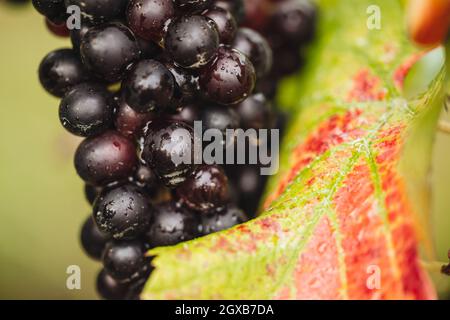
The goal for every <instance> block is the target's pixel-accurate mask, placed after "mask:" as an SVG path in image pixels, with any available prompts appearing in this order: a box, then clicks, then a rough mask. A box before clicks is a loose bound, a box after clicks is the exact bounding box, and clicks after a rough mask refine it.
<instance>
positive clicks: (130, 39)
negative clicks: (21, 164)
mask: <svg viewBox="0 0 450 320" xmlns="http://www.w3.org/2000/svg"><path fill="white" fill-rule="evenodd" d="M252 2H253V1H248V3H245V4H246V5H247V8H249V10H246V9H245V6H244V2H243V1H242V0H33V5H34V7H35V8H36V9H37V10H38V11H39V12H40V13H41V14H43V15H44V16H45V18H46V21H47V27H48V29H49V30H50V31H51V32H52V33H54V34H56V35H58V36H70V39H71V42H72V47H71V48H65V49H59V50H55V51H53V52H51V53H49V54H48V55H47V56H46V57H45V58H44V59H43V61H42V63H41V65H40V67H39V78H40V81H41V84H42V86H43V87H44V88H45V89H46V90H47V91H48V92H49V93H50V94H52V95H54V96H56V97H59V98H61V99H62V100H61V103H60V106H59V118H60V121H61V124H62V125H63V126H64V128H66V129H67V130H68V131H69V132H70V133H72V134H74V135H77V136H81V137H84V138H85V140H84V141H82V143H81V144H80V145H79V147H78V149H77V150H76V154H75V168H76V171H77V173H78V174H79V176H80V177H81V178H82V179H83V181H84V182H85V183H86V185H85V193H86V197H87V199H88V201H89V202H90V203H91V204H92V205H93V214H92V215H91V216H90V217H89V218H88V219H87V220H86V222H85V224H84V226H83V228H82V232H81V242H82V245H83V247H84V249H85V251H86V252H87V254H88V255H89V256H90V257H92V258H93V259H97V260H102V262H103V266H104V269H103V270H102V271H101V272H100V273H99V275H98V279H97V289H98V292H99V293H100V295H101V296H102V297H103V298H105V299H134V298H137V297H138V295H139V293H140V291H141V289H142V286H143V285H144V283H145V282H146V280H147V279H148V277H149V276H150V274H151V271H152V267H151V263H150V261H149V260H151V258H150V257H146V255H145V253H146V252H147V251H148V250H149V249H150V248H154V247H158V246H170V245H176V244H178V243H181V242H184V241H188V240H191V239H194V238H197V237H200V236H204V235H208V234H211V233H214V232H217V231H221V230H225V229H228V228H230V227H233V226H235V225H237V224H240V223H243V222H245V221H247V220H248V218H249V217H252V216H253V215H254V214H255V213H256V209H257V205H258V201H259V198H260V197H261V194H262V190H263V187H264V183H265V179H264V177H263V176H261V175H260V174H259V167H258V166H254V165H253V166H250V165H245V166H235V165H231V166H227V165H219V164H212V165H207V164H200V165H195V164H194V163H195V162H194V161H190V162H189V161H188V162H182V163H179V162H176V161H174V155H176V156H177V157H178V158H183V159H185V158H186V157H188V158H191V159H192V158H193V157H194V154H193V152H194V150H193V148H192V146H193V145H194V139H195V135H194V132H193V122H194V121H196V120H201V121H202V129H203V130H207V129H210V128H215V129H219V130H220V131H221V132H225V131H226V130H227V129H237V128H243V129H248V128H254V129H262V128H273V127H276V126H277V125H278V124H279V123H280V121H277V118H278V114H277V112H276V110H274V108H272V105H271V103H270V101H269V100H270V99H268V98H266V94H267V93H269V95H270V97H272V96H273V92H271V91H270V90H269V92H268V91H267V86H266V85H264V84H267V83H270V84H274V83H276V82H277V81H278V79H280V78H281V77H282V76H284V75H286V74H287V73H289V72H293V71H295V69H294V68H293V67H292V66H290V67H289V68H286V67H285V66H284V65H285V64H286V62H287V61H281V60H285V57H284V53H285V52H286V50H290V51H289V52H294V55H295V56H297V55H298V49H299V48H300V45H301V44H303V43H305V41H307V40H308V39H309V38H310V36H311V33H313V29H314V26H313V25H314V16H315V10H314V7H312V6H311V5H310V4H309V3H307V4H305V2H299V1H298V0H285V1H261V4H264V5H266V4H267V8H270V10H268V11H267V12H265V13H264V16H262V17H265V18H264V19H263V22H264V23H262V22H261V21H260V22H259V24H258V25H257V27H256V28H257V29H258V30H259V31H260V32H258V31H256V30H255V29H252V28H253V27H252V25H253V24H255V23H257V20H258V19H259V18H260V14H259V13H258V12H256V13H255V11H251V10H250V9H251V8H252V6H254V5H255V3H254V2H253V3H252ZM70 6H77V7H78V8H79V10H80V12H81V25H80V28H76V29H73V30H69V29H68V28H67V25H68V24H66V20H67V19H68V13H67V8H69V7H70ZM292 10H293V11H292ZM258 21H259V20H258ZM264 35H267V37H268V39H269V41H268V40H266V38H265V36H264ZM274 35H277V37H274ZM298 35H301V37H300V38H299V37H298ZM272 48H273V49H275V55H273V52H272ZM286 48H288V49H286ZM280 54H281V56H279V55H280ZM273 62H275V63H273ZM281 66H283V67H281ZM280 68H281V69H280ZM283 68H285V69H283ZM295 68H297V66H295ZM244 212H246V214H247V215H246V214H244Z"/></svg>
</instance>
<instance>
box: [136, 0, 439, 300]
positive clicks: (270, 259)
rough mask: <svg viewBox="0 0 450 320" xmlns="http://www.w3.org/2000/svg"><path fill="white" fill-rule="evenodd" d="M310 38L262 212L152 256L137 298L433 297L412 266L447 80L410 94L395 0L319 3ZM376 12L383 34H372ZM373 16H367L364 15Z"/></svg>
mask: <svg viewBox="0 0 450 320" xmlns="http://www.w3.org/2000/svg"><path fill="white" fill-rule="evenodd" d="M318 3H319V10H320V18H319V20H320V25H319V30H318V35H317V40H316V41H315V43H314V44H313V45H312V46H311V48H309V49H308V59H307V61H308V63H307V65H306V67H305V69H304V70H302V72H301V73H300V74H299V75H297V76H294V77H292V78H290V79H287V80H286V81H285V82H284V83H283V86H282V90H281V94H280V101H281V102H282V104H283V105H284V107H285V108H286V110H289V111H290V112H291V113H290V114H291V119H290V129H289V130H288V133H287V135H286V137H285V139H284V143H283V147H282V150H281V158H280V171H279V173H278V174H277V175H276V176H274V177H273V178H272V179H271V181H270V183H269V187H268V190H267V192H266V200H265V202H264V205H263V213H262V214H261V215H260V217H258V218H257V219H255V220H252V221H250V222H248V223H246V224H243V225H240V226H237V227H235V228H233V229H231V230H227V231H224V232H221V233H217V234H213V235H210V236H207V237H204V238H201V239H197V240H194V241H190V242H188V243H183V244H180V245H178V246H175V247H168V248H157V249H154V250H151V251H150V252H149V254H150V255H156V258H155V259H154V260H153V262H152V263H153V265H154V266H155V268H156V270H155V271H154V273H153V274H152V276H151V278H150V279H149V280H148V282H147V284H146V286H145V288H144V291H143V293H142V298H144V299H275V298H278V299H348V298H350V299H429V298H434V297H435V292H434V289H433V286H432V285H431V282H430V281H429V279H428V276H427V274H426V273H425V272H424V270H422V267H421V265H420V263H419V243H420V242H424V243H425V248H427V249H428V250H427V251H429V252H431V248H430V245H429V244H427V243H428V242H427V241H426V240H427V214H428V208H429V203H428V194H429V193H428V182H427V173H428V168H429V163H430V157H431V146H432V140H433V137H434V130H435V126H436V122H437V117H438V115H439V112H440V109H441V106H442V97H443V88H442V84H443V78H444V71H443V70H441V71H440V72H439V73H438V74H433V75H434V76H435V79H433V80H432V81H431V82H430V83H429V85H428V86H427V87H426V89H425V91H424V92H420V91H421V90H419V89H417V91H416V92H415V93H416V94H414V95H412V94H411V95H410V96H409V98H406V97H405V94H404V92H403V84H404V78H405V76H406V75H407V74H408V72H409V69H410V67H411V66H412V65H413V64H414V62H415V61H416V60H418V59H419V58H420V57H421V55H420V54H419V53H418V50H417V49H416V48H414V47H413V46H412V45H411V44H410V43H409V42H408V40H407V39H406V37H405V34H406V33H405V31H404V29H403V23H402V22H403V12H402V10H403V8H402V6H401V3H400V2H397V1H394V0H358V1H352V2H351V4H350V3H349V1H345V0H322V1H319V2H318ZM373 5H375V6H378V7H379V8H380V13H381V29H380V30H377V29H376V30H369V29H368V28H367V26H366V23H367V19H368V18H369V17H370V15H368V14H367V8H368V7H369V6H373ZM372 8H373V7H372Z"/></svg>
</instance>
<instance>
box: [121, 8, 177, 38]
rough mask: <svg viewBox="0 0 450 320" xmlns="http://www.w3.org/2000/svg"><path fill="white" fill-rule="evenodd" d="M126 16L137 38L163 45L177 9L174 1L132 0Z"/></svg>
mask: <svg viewBox="0 0 450 320" xmlns="http://www.w3.org/2000/svg"><path fill="white" fill-rule="evenodd" d="M126 15H127V22H128V25H129V26H130V28H131V30H133V32H134V33H135V34H136V35H137V36H139V37H141V38H143V39H146V40H153V41H154V42H155V43H158V44H161V43H162V39H163V38H164V34H165V29H166V27H167V24H168V23H169V22H170V19H171V18H173V16H174V15H175V9H174V6H173V1H172V0H131V1H130V2H129V4H128V8H127V12H126Z"/></svg>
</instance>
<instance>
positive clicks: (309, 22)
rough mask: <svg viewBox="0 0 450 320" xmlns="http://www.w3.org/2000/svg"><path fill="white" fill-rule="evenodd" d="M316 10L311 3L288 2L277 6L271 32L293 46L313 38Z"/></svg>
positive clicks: (288, 0) (293, 0) (290, 0)
mask: <svg viewBox="0 0 450 320" xmlns="http://www.w3.org/2000/svg"><path fill="white" fill-rule="evenodd" d="M315 20H316V8H315V6H314V5H313V4H312V3H311V2H310V1H296V0H286V1H283V2H281V3H280V4H279V5H277V6H276V10H275V13H274V14H273V16H272V20H271V23H270V32H272V33H273V34H276V35H278V37H281V38H284V39H285V40H286V41H288V42H289V43H290V44H291V45H296V44H301V43H304V42H305V41H308V40H310V39H311V38H312V36H313V34H314V29H315V28H314V27H315Z"/></svg>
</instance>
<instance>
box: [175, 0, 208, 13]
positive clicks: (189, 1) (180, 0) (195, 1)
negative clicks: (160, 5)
mask: <svg viewBox="0 0 450 320" xmlns="http://www.w3.org/2000/svg"><path fill="white" fill-rule="evenodd" d="M174 1H175V4H176V6H177V9H180V10H181V11H184V12H190V13H192V12H199V11H202V10H205V9H206V8H208V7H209V6H210V5H211V3H212V0H174Z"/></svg>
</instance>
